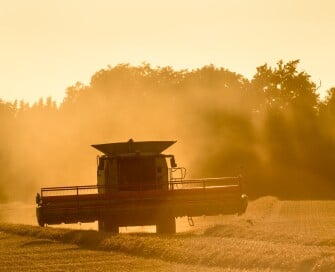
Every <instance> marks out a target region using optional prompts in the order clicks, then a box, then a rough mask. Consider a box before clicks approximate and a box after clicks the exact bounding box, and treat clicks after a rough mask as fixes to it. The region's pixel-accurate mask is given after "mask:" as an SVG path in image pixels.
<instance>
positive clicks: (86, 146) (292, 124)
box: [0, 61, 335, 203]
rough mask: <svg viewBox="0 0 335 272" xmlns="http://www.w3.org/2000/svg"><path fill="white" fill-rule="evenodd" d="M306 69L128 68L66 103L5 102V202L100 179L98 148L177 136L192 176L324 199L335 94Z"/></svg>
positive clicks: (111, 71)
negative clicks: (321, 92) (251, 72)
mask: <svg viewBox="0 0 335 272" xmlns="http://www.w3.org/2000/svg"><path fill="white" fill-rule="evenodd" d="M297 65H298V61H291V62H288V63H283V62H282V61H280V62H278V64H277V66H276V67H274V68H272V67H269V66H267V65H263V66H260V67H258V68H257V69H256V73H255V76H254V78H253V79H252V80H247V79H246V78H244V77H243V76H242V75H240V74H238V73H234V72H231V71H229V70H227V69H224V68H218V67H215V66H213V65H209V66H204V67H202V68H199V69H195V70H191V71H189V70H179V71H176V70H174V69H172V68H171V67H156V68H152V67H151V66H150V65H149V64H143V65H141V66H131V65H128V64H120V65H117V66H115V67H107V68H106V69H102V70H100V71H97V72H96V73H95V74H94V75H93V76H92V78H91V82H90V84H88V85H83V84H82V83H80V82H78V83H76V84H75V85H73V86H71V87H69V88H68V89H67V90H66V96H65V98H64V101H63V102H62V103H61V104H60V105H56V103H55V102H54V101H53V100H52V98H48V99H45V100H43V99H41V100H40V101H38V102H36V103H35V104H33V105H29V104H27V103H25V102H24V101H19V102H17V101H16V102H13V103H9V102H5V101H0V122H1V128H2V133H1V136H0V170H1V171H0V199H1V200H2V201H8V202H11V201H23V202H27V203H33V202H34V197H35V194H36V193H37V192H38V191H39V189H40V187H47V186H67V185H86V184H95V183H96V156H97V155H98V154H99V153H98V152H97V151H96V150H95V149H93V148H92V147H90V145H91V144H99V143H108V142H120V141H128V140H129V139H130V138H132V139H134V140H135V141H145V140H177V144H175V145H174V146H172V147H171V148H170V149H169V150H167V151H166V152H167V153H171V154H175V155H176V159H177V163H178V164H179V165H181V166H185V167H186V168H187V169H188V177H210V176H230V175H238V174H243V176H244V177H245V182H246V188H247V193H248V194H249V195H250V196H253V197H257V196H261V195H268V194H273V195H279V196H284V197H297V196H298V197H301V196H302V197H304V196H307V197H309V196H311V197H313V194H315V193H319V194H320V195H322V196H323V194H327V192H329V189H330V188H333V187H334V182H333V181H334V180H335V179H334V178H335V176H334V175H335V174H334V172H333V171H332V167H333V165H334V162H335V155H334V154H335V152H334V151H335V143H334V142H335V141H334V139H335V132H334V130H333V129H332V127H333V126H331V125H330V124H333V123H332V122H333V121H334V120H335V107H334V104H335V103H334V102H333V101H334V98H335V91H334V89H331V90H330V91H329V95H328V97H327V98H326V100H325V101H320V100H319V99H318V95H317V93H316V90H317V87H316V85H315V84H314V83H313V82H311V80H310V77H309V75H308V74H307V73H305V72H300V71H298V68H297ZM27 91H29V90H27ZM302 184H303V185H304V186H302ZM316 189H317V190H316Z"/></svg>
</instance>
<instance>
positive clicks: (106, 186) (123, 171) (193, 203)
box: [36, 140, 248, 233]
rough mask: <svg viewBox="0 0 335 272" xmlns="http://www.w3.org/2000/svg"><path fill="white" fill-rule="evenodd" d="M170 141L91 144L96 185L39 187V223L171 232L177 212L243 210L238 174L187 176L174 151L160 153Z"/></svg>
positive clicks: (37, 210)
mask: <svg viewBox="0 0 335 272" xmlns="http://www.w3.org/2000/svg"><path fill="white" fill-rule="evenodd" d="M174 143H175V142H174V141H147V142H134V141H132V140H129V141H128V142H123V143H110V144H99V145H93V147H94V148H96V149H98V150H99V151H101V152H102V153H103V155H101V156H99V157H98V159H97V185H87V186H68V187H49V188H41V192H40V193H38V194H37V197H36V203H37V208H36V214H37V220H38V224H39V225H40V226H45V225H46V224H48V225H52V224H60V223H77V222H94V221H98V223H99V230H103V231H110V232H116V233H117V232H118V231H119V227H121V226H144V225H156V230H157V233H175V232H176V223H175V218H176V217H182V216H188V217H193V216H201V215H217V214H235V213H236V214H242V213H244V212H245V210H246V208H247V205H248V200H247V196H246V195H245V194H244V193H243V191H242V186H241V177H223V178H206V179H188V180H187V179H185V175H186V169H185V168H182V167H177V164H176V162H175V158H174V156H173V155H165V154H162V152H163V151H164V150H165V149H167V148H168V147H170V146H171V145H173V144H174Z"/></svg>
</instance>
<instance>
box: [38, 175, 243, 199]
mask: <svg viewBox="0 0 335 272" xmlns="http://www.w3.org/2000/svg"><path fill="white" fill-rule="evenodd" d="M196 184H199V186H200V187H202V188H207V187H211V186H227V185H236V186H239V187H240V186H241V177H240V176H237V177H220V178H202V179H188V180H180V181H169V183H163V182H161V183H156V184H153V183H144V184H143V183H142V184H136V185H133V184H125V185H117V186H110V185H79V186H62V187H44V188H41V197H45V196H55V195H80V194H97V193H105V192H111V191H144V190H148V189H152V190H155V189H166V190H174V189H175V188H174V187H175V186H176V187H177V186H178V185H182V187H178V189H183V187H184V189H186V188H196V187H197V186H194V185H196ZM213 184H214V185H213ZM199 186H198V187H199Z"/></svg>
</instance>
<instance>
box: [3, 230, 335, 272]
mask: <svg viewBox="0 0 335 272" xmlns="http://www.w3.org/2000/svg"><path fill="white" fill-rule="evenodd" d="M218 228H219V226H217V227H216V231H217V229H218ZM0 230H1V231H3V232H6V233H11V234H15V235H21V236H29V237H36V238H39V239H48V240H51V241H58V242H62V243H65V244H74V245H77V246H80V247H81V248H86V249H94V250H103V251H114V252H120V253H126V254H128V255H132V256H137V257H142V258H143V257H144V258H154V259H158V260H164V261H169V262H174V263H179V264H186V265H187V264H193V265H200V266H206V267H208V266H209V267H221V268H229V269H241V270H243V269H255V270H257V269H260V270H263V269H269V268H270V269H274V270H282V271H306V270H313V271H334V270H335V260H334V254H335V250H334V248H332V247H329V246H326V247H322V246H313V245H312V246H308V245H303V244H295V243H291V242H286V243H283V242H281V243H279V242H269V241H258V240H251V239H239V238H236V237H231V238H227V237H220V236H216V237H213V236H208V234H206V235H203V236H194V235H174V236H156V235H152V234H124V235H111V234H108V233H101V232H96V231H80V230H66V229H54V228H40V227H33V226H26V225H11V224H1V225H0Z"/></svg>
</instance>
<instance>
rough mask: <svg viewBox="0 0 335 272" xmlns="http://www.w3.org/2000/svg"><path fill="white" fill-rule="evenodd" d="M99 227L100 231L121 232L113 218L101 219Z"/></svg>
mask: <svg viewBox="0 0 335 272" xmlns="http://www.w3.org/2000/svg"><path fill="white" fill-rule="evenodd" d="M98 228H99V231H107V232H112V233H119V226H118V225H117V224H116V223H115V222H114V221H113V219H107V220H99V221H98Z"/></svg>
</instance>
